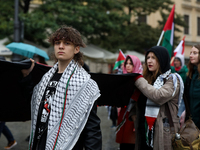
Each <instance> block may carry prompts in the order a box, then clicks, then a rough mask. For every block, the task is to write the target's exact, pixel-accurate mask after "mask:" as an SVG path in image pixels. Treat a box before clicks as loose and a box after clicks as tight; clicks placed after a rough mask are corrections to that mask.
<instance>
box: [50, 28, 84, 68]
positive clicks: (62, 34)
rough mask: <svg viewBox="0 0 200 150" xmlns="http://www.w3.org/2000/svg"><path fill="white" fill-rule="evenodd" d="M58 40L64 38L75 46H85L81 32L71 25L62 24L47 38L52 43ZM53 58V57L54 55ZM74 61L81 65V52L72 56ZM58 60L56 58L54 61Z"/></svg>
mask: <svg viewBox="0 0 200 150" xmlns="http://www.w3.org/2000/svg"><path fill="white" fill-rule="evenodd" d="M58 40H65V41H70V42H72V43H73V44H74V46H75V47H77V46H80V47H86V45H85V43H84V42H83V40H82V37H81V34H80V32H79V31H78V30H76V29H75V28H72V27H68V26H65V25H64V26H62V27H61V28H59V29H57V30H56V31H55V32H54V33H53V34H52V35H51V36H50V37H49V39H48V41H49V42H50V43H51V44H52V45H54V44H55V41H58ZM54 58H55V57H54ZM73 59H74V60H75V61H76V62H78V63H79V64H80V65H83V54H82V53H81V52H78V53H77V54H75V55H74V58H73ZM57 61H58V60H57V59H56V62H57Z"/></svg>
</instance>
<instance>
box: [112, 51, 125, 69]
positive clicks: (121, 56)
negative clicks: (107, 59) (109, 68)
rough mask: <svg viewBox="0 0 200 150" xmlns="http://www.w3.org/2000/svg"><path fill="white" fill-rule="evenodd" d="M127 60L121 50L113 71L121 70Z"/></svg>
mask: <svg viewBox="0 0 200 150" xmlns="http://www.w3.org/2000/svg"><path fill="white" fill-rule="evenodd" d="M125 59H126V56H125V55H124V53H123V52H122V51H121V50H119V56H118V58H117V60H116V62H115V66H114V68H113V70H115V69H118V68H120V66H121V64H122V63H123V62H124V61H125Z"/></svg>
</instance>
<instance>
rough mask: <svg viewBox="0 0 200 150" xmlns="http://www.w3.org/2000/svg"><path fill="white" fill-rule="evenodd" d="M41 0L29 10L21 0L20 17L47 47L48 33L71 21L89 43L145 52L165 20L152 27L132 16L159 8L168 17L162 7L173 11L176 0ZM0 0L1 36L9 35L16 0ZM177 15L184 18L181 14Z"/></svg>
mask: <svg viewBox="0 0 200 150" xmlns="http://www.w3.org/2000/svg"><path fill="white" fill-rule="evenodd" d="M42 1H43V4H41V5H40V6H39V7H38V8H35V9H34V10H33V11H31V12H30V11H28V10H29V6H30V0H20V1H19V6H20V14H19V18H20V20H21V21H23V22H24V37H25V39H27V40H30V41H33V42H35V43H37V44H40V45H43V46H46V47H48V46H49V44H48V42H47V37H48V36H49V35H50V34H51V33H52V32H53V31H55V30H56V29H57V28H58V27H60V26H61V25H68V26H73V27H74V28H76V29H78V30H79V31H80V32H81V34H82V35H84V39H85V40H86V41H87V43H88V44H89V43H93V44H95V45H98V46H100V47H103V48H106V49H107V50H109V51H112V52H115V51H118V49H122V50H127V49H129V50H136V51H141V52H144V51H145V50H146V49H148V48H150V47H151V46H154V45H156V43H157V41H158V39H159V36H160V33H161V31H162V28H163V24H162V23H164V22H165V20H163V21H162V20H161V21H160V25H159V26H158V27H157V28H152V27H151V26H149V25H147V24H145V23H140V22H139V20H137V19H136V20H134V21H131V17H132V16H134V17H138V16H141V15H149V14H151V13H153V12H156V11H158V10H160V11H161V14H162V16H163V18H164V19H165V16H167V15H168V14H165V13H163V11H168V12H170V11H171V7H172V4H173V3H172V2H171V0H156V1H155V0H148V1H147V0H68V1H62V0H42ZM0 2H1V4H4V5H1V6H3V7H1V8H0V10H1V11H0V13H1V14H2V15H0V16H1V18H2V19H1V20H2V22H1V24H0V31H3V32H1V33H2V34H1V36H9V35H11V34H13V31H14V29H13V26H14V24H13V20H14V2H13V1H12V0H7V1H4V2H3V1H2V0H0ZM125 8H127V9H128V12H125ZM8 11H9V13H8ZM178 18H179V19H178V20H179V21H180V22H181V19H182V18H180V16H179V17H178ZM179 25H181V26H182V25H183V24H181V23H180V24H179ZM177 38H178V37H177ZM177 38H176V39H177Z"/></svg>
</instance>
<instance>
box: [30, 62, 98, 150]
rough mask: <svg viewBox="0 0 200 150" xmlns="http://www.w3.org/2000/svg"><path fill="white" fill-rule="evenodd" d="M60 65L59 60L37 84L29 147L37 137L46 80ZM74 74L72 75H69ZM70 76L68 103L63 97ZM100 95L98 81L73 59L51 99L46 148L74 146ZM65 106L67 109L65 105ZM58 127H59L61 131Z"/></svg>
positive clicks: (66, 149) (34, 92)
mask: <svg viewBox="0 0 200 150" xmlns="http://www.w3.org/2000/svg"><path fill="white" fill-rule="evenodd" d="M57 69H58V63H56V64H55V65H54V66H53V67H52V68H51V69H50V70H49V71H48V72H47V73H46V74H45V75H44V76H43V77H42V79H41V81H40V82H39V83H38V85H36V86H35V88H34V91H33V95H32V101H31V118H32V123H31V137H30V143H29V145H30V146H29V148H30V149H31V147H32V144H33V141H32V140H31V139H32V138H33V137H34V133H35V129H36V123H37V115H38V109H39V106H40V102H41V100H42V97H43V94H44V92H45V89H46V87H47V84H48V83H49V81H50V79H51V78H52V77H53V75H54V74H55V73H56V71H57ZM74 70H75V71H74ZM73 71H74V73H73ZM72 74H73V76H72V77H71V78H70V76H71V75H72ZM69 79H70V80H69ZM68 80H69V84H68V88H67V99H66V104H65V103H64V99H65V92H66V85H67V81H68ZM99 96H100V93H99V88H98V86H97V84H96V82H95V81H94V80H92V79H91V78H90V75H89V74H88V73H87V72H86V71H85V70H84V69H83V68H82V67H79V66H78V65H77V63H76V62H75V61H74V60H72V61H71V62H70V63H69V65H68V66H67V68H66V69H65V71H64V72H63V74H62V76H61V78H60V80H59V83H58V85H57V88H56V92H55V96H54V98H53V101H52V103H51V113H50V116H49V122H48V133H47V140H46V147H45V150H52V149H56V150H57V149H62V150H71V149H72V148H73V147H74V145H75V144H76V142H77V141H78V139H79V136H80V134H81V132H82V130H83V129H84V127H85V124H86V122H87V119H88V117H89V114H90V111H91V109H92V107H93V104H94V102H95V100H96V99H97V98H98V97H99ZM64 107H65V109H63V108H64ZM63 110H64V113H63ZM62 114H63V115H62ZM61 116H63V120H62V123H61V121H60V120H61ZM59 126H60V127H59ZM59 128H60V129H59ZM58 130H60V132H59V134H58ZM55 142H56V147H55ZM53 147H54V148H53Z"/></svg>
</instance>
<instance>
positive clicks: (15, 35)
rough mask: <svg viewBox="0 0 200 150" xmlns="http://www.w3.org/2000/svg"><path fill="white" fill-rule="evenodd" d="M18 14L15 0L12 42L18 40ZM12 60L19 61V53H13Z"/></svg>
mask: <svg viewBox="0 0 200 150" xmlns="http://www.w3.org/2000/svg"><path fill="white" fill-rule="evenodd" d="M18 14H19V0H15V14H14V42H20V22H19V18H18ZM11 60H12V61H14V62H16V61H20V60H21V58H20V55H18V54H15V53H13V55H12V59H11Z"/></svg>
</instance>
